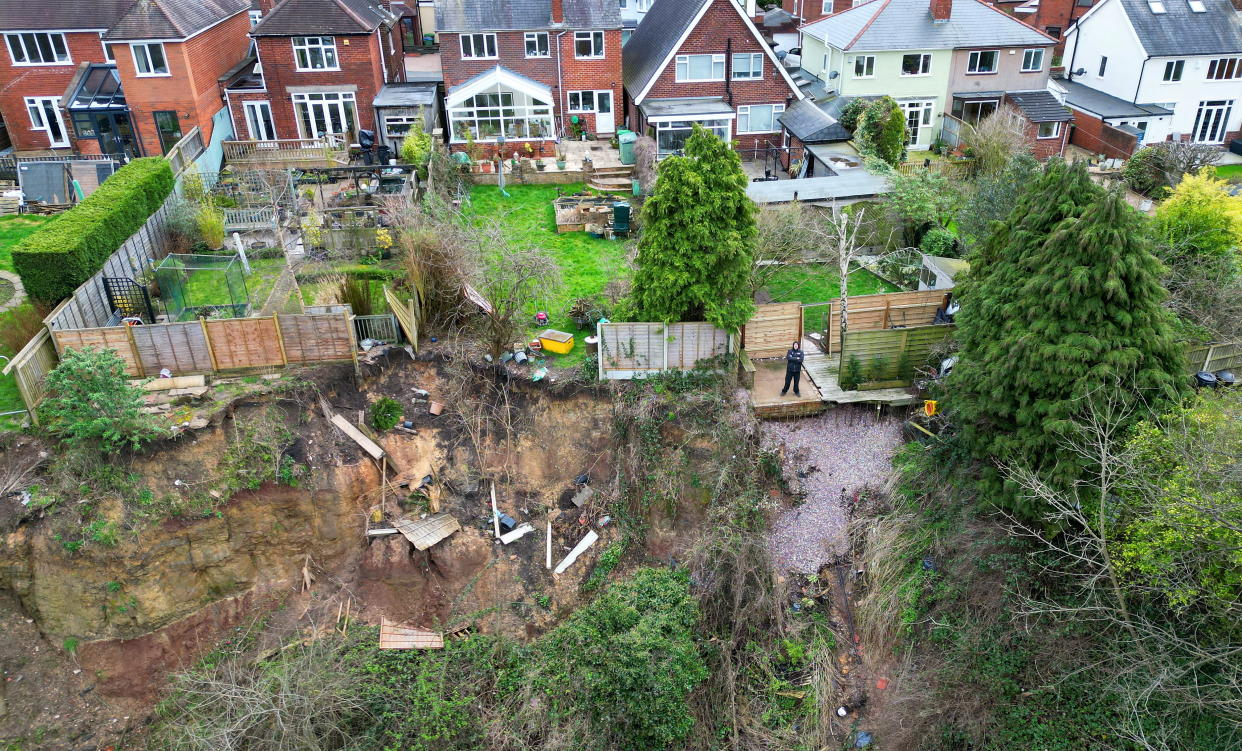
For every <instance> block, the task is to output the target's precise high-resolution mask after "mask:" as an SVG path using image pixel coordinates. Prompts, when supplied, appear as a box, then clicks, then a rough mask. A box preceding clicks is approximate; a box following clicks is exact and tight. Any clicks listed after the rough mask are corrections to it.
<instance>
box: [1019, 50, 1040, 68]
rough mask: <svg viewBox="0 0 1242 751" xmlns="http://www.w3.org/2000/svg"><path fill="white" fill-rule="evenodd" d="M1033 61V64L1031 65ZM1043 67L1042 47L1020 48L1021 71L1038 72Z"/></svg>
mask: <svg viewBox="0 0 1242 751" xmlns="http://www.w3.org/2000/svg"><path fill="white" fill-rule="evenodd" d="M1032 63H1034V65H1032ZM1043 69H1044V48H1043V47H1031V48H1029V49H1025V50H1022V68H1021V69H1020V70H1019V72H1021V73H1039V72H1041V71H1043Z"/></svg>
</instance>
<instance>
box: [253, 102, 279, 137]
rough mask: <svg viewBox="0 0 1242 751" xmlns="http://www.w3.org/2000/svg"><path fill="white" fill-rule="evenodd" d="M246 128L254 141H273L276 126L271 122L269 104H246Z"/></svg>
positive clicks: (270, 107)
mask: <svg viewBox="0 0 1242 751" xmlns="http://www.w3.org/2000/svg"><path fill="white" fill-rule="evenodd" d="M245 107H246V127H247V128H249V130H250V137H251V138H252V139H254V140H256V141H275V140H276V126H275V125H274V124H273V122H272V105H271V103H270V102H246V103H245Z"/></svg>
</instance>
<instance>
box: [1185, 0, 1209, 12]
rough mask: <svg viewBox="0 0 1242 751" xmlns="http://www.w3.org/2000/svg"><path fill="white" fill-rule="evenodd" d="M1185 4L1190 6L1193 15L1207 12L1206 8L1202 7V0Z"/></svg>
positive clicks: (1194, 0) (1190, 0) (1192, 0)
mask: <svg viewBox="0 0 1242 751" xmlns="http://www.w3.org/2000/svg"><path fill="white" fill-rule="evenodd" d="M1187 4H1188V5H1189V6H1190V10H1191V11H1193V12H1195V13H1206V12H1207V8H1206V7H1205V6H1204V5H1203V0H1189V2H1188V3H1187Z"/></svg>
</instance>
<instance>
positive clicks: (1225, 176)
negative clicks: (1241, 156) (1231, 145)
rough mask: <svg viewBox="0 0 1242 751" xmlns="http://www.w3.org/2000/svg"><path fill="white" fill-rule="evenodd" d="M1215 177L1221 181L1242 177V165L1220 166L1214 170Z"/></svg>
mask: <svg viewBox="0 0 1242 751" xmlns="http://www.w3.org/2000/svg"><path fill="white" fill-rule="evenodd" d="M1216 176H1217V177H1218V178H1220V179H1221V180H1232V179H1234V178H1239V177H1242V164H1222V165H1220V166H1219V167H1217V168H1216Z"/></svg>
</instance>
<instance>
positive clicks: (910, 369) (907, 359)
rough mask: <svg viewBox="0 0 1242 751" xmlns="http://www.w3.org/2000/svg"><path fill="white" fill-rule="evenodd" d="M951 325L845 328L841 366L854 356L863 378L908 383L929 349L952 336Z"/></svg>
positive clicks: (927, 355) (891, 382)
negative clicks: (871, 328) (846, 329)
mask: <svg viewBox="0 0 1242 751" xmlns="http://www.w3.org/2000/svg"><path fill="white" fill-rule="evenodd" d="M954 328H955V327H954V326H952V325H928V326H914V327H911V328H904V329H883V330H877V331H855V330H852V329H851V330H850V331H847V332H845V346H844V347H843V348H842V350H841V369H842V371H843V372H844V371H845V369H846V368H847V367H848V364H849V362H850V359H851V358H853V357H857V358H858V361H859V364H860V365H861V366H862V372H863V377H864V379H865V381H864V382H871V383H882V384H884V385H885V386H889V385H894V386H895V385H909V384H910V383H911V382H912V381H913V378H912V376H913V373H914V370H915V369H916V368H919V367H921V366H923V365H924V364H926V362H927V360H928V359H929V358H930V357H931V352H932V350H934V349H935V348H936V347H937V346H939V345H940V344H941V343H942V342H943V341H944V340H945V339H947V338H948V337H950V336H952V334H953V330H954ZM896 382H900V383H896Z"/></svg>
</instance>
